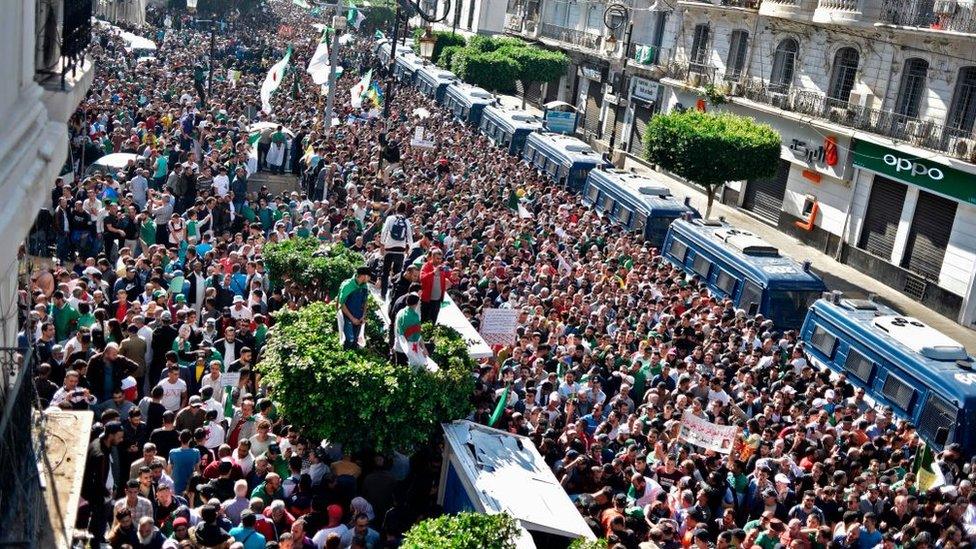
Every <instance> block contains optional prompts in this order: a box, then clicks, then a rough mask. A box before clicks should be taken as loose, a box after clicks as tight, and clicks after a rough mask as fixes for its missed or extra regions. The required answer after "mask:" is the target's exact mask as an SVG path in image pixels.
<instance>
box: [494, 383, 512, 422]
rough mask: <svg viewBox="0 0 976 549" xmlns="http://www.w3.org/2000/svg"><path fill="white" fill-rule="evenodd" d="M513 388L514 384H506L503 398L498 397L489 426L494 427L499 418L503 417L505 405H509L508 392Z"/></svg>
mask: <svg viewBox="0 0 976 549" xmlns="http://www.w3.org/2000/svg"><path fill="white" fill-rule="evenodd" d="M511 389H512V385H511V384H508V385H506V386H505V391H504V392H503V393H502V396H501V398H499V399H498V404H497V405H496V406H495V411H494V412H492V413H491V418H490V419H489V420H488V426H489V427H494V426H495V424H496V423H498V420H500V419H501V418H502V415H504V414H505V407H506V406H508V392H509V391H510V390H511Z"/></svg>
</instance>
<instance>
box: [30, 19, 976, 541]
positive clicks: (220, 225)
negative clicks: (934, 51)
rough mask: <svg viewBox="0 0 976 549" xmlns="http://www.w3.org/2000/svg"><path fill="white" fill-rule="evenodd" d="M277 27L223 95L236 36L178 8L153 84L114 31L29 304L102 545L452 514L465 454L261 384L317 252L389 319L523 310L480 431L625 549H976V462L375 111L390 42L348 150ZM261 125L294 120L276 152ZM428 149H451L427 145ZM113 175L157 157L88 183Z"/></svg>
mask: <svg viewBox="0 0 976 549" xmlns="http://www.w3.org/2000/svg"><path fill="white" fill-rule="evenodd" d="M270 6H273V9H272V8H268V7H266V8H264V9H263V10H259V11H257V12H255V13H250V14H236V15H235V17H232V18H229V20H228V21H227V22H226V24H227V28H226V32H223V33H221V34H219V35H218V36H217V38H216V48H215V50H216V55H215V57H214V59H213V60H209V61H207V62H209V63H213V64H215V70H214V75H215V80H214V82H213V85H212V89H213V93H212V95H209V96H207V95H206V92H205V91H204V89H203V87H202V86H199V85H197V86H195V82H194V73H195V72H196V73H198V75H199V70H196V69H198V68H199V67H200V66H201V64H202V63H203V61H201V59H202V58H203V57H204V55H205V54H206V52H207V50H208V47H209V34H208V33H207V32H206V31H205V30H198V29H195V28H194V27H193V25H192V21H191V19H190V18H189V17H187V16H186V15H182V16H181V15H179V14H171V15H170V18H171V21H172V22H173V25H172V28H171V29H169V30H167V31H165V32H163V31H162V30H161V29H164V28H165V27H164V25H163V17H164V14H163V13H158V12H152V13H150V15H149V17H148V21H149V23H150V25H151V28H152V29H153V31H152V32H151V35H152V36H153V37H157V38H158V37H162V40H161V44H160V48H159V51H158V53H157V56H156V60H155V61H154V62H149V63H144V62H143V63H137V61H136V58H135V56H133V55H132V54H130V53H128V52H126V50H125V49H124V48H123V47H122V44H121V42H120V40H119V37H118V36H115V35H113V33H112V31H111V30H110V29H107V28H97V29H96V31H95V36H96V40H97V42H96V43H95V44H93V48H92V55H93V56H94V58H95V63H96V70H97V73H96V82H95V85H93V87H92V91H91V92H90V93H89V95H88V97H87V99H86V100H85V101H84V102H83V103H82V105H81V106H80V107H79V109H78V112H77V113H76V115H75V117H74V118H73V119H72V124H71V132H72V150H73V154H72V159H73V160H72V163H73V165H72V168H73V172H72V174H69V175H68V176H63V177H62V178H61V179H60V180H59V181H58V183H57V185H56V186H55V188H54V190H53V191H52V196H51V205H50V208H49V209H47V211H46V212H44V213H42V215H41V216H39V218H38V222H37V224H36V226H35V231H34V233H33V238H32V240H31V244H30V245H31V247H32V248H34V249H32V250H30V251H31V252H33V253H37V252H39V253H38V254H39V255H43V252H44V250H45V249H47V248H50V249H51V250H53V254H52V255H53V256H54V259H55V262H54V266H53V267H51V268H50V269H38V270H37V271H35V272H34V273H32V276H31V280H30V282H29V284H25V287H24V288H23V290H22V292H21V304H22V305H23V307H22V309H23V315H24V330H23V332H22V333H21V339H22V344H23V345H24V346H25V347H26V346H27V344H28V342H30V343H32V344H33V346H34V360H35V364H37V367H36V373H37V375H36V378H35V386H36V388H37V393H38V397H39V399H40V401H41V403H42V405H43V406H45V407H48V406H50V407H54V408H62V409H73V410H86V409H87V410H93V411H95V415H96V421H97V423H96V427H95V429H94V432H93V440H92V443H91V446H90V448H89V452H88V461H87V466H86V471H85V477H84V486H83V491H82V497H83V499H84V501H85V513H84V516H85V518H86V523H85V526H86V527H87V529H88V530H89V532H90V534H91V536H92V541H93V546H94V547H98V544H100V543H102V542H105V543H108V544H109V545H110V546H111V547H113V548H120V547H133V548H156V549H159V548H162V547H243V548H245V549H258V548H263V547H281V548H296V549H297V548H301V549H309V548H312V547H315V548H318V549H321V548H329V549H335V548H345V547H353V548H369V549H380V548H387V547H397V546H398V545H399V543H400V541H401V540H402V535H403V533H404V532H405V531H406V530H407V529H408V528H409V526H410V525H412V524H413V523H414V522H416V521H417V520H419V519H422V518H425V517H428V516H433V515H436V514H437V513H438V512H439V511H438V509H437V507H436V505H435V503H434V502H433V501H432V500H431V496H430V494H431V493H432V489H433V488H434V487H435V485H436V482H437V480H438V477H439V473H438V469H439V467H440V451H439V449H438V448H437V446H436V445H433V446H432V447H430V448H424V449H420V450H418V451H417V452H415V453H414V454H413V455H411V456H405V455H401V454H397V453H393V454H389V455H379V454H376V455H360V454H355V455H353V454H350V453H348V452H343V450H342V448H341V447H337V446H335V445H330V444H328V442H327V441H318V440H306V439H305V438H304V437H303V436H302V433H300V432H298V431H297V430H296V429H294V428H291V427H290V426H289V425H288V421H287V418H283V417H280V416H279V414H278V413H277V411H276V409H275V405H274V402H273V400H272V398H269V396H268V394H267V388H266V387H265V385H264V383H263V380H262V379H261V375H260V372H259V371H257V370H256V368H255V364H256V362H257V361H258V357H259V356H260V353H261V349H262V347H263V345H264V344H265V342H266V339H267V334H268V330H269V327H270V326H271V325H272V323H273V317H272V314H273V313H274V312H275V311H277V310H279V309H281V308H287V307H300V306H302V305H303V304H305V303H307V302H308V300H309V298H308V296H305V295H303V294H302V293H301V289H300V287H299V286H297V285H292V284H286V285H285V286H284V287H273V286H272V285H271V284H270V281H269V278H268V276H267V273H266V271H265V267H264V264H263V261H262V259H261V250H262V247H263V245H264V244H265V243H267V242H275V241H280V240H282V239H287V238H291V237H295V236H300V237H308V236H313V237H316V238H318V239H320V240H322V241H323V242H343V243H344V244H345V245H347V246H348V247H350V248H352V249H354V250H356V251H359V252H361V253H363V254H364V256H366V257H367V265H368V266H369V267H370V271H369V276H372V277H373V278H374V279H375V281H376V282H377V283H378V285H380V286H381V289H382V293H383V294H384V295H386V298H387V300H388V302H389V303H391V305H393V304H395V303H400V304H401V307H402V306H406V305H407V304H409V306H411V307H416V306H419V317H420V319H421V320H422V321H436V318H437V313H438V311H439V310H440V303H441V301H443V299H444V297H445V296H446V295H447V294H450V295H451V297H452V298H453V300H454V301H455V302H456V303H457V304H458V306H459V307H460V308H461V309H462V310H463V312H464V313H465V314H466V316H467V317H468V318H469V319H470V320H471V321H472V323H473V324H475V325H477V323H478V319H479V314H480V312H481V311H482V310H483V309H485V308H496V307H501V308H512V309H515V310H517V311H519V317H518V331H517V342H516V344H514V345H511V346H507V347H503V348H498V349H496V354H495V356H494V357H493V359H490V360H485V361H483V362H482V364H481V366H480V370H479V371H477V372H472V375H473V376H476V377H477V388H476V391H475V393H474V394H473V395H472V401H473V405H474V408H475V410H476V411H475V412H474V413H473V416H472V419H474V420H476V421H480V422H482V423H488V422H489V416H490V415H492V411H493V410H494V409H495V408H496V403H497V402H498V399H500V398H505V399H507V402H506V403H505V406H504V411H503V413H502V414H501V417H500V419H498V421H497V423H496V424H495V426H496V427H498V428H501V429H506V430H509V431H511V432H513V433H518V434H520V435H524V436H527V437H529V438H531V439H532V441H533V442H534V443H535V445H536V446H537V447H538V448H539V450H540V452H541V453H542V454H543V455H544V457H545V458H546V460H547V462H548V463H549V465H550V466H551V467H552V469H553V471H554V472H555V474H556V476H557V478H558V479H560V481H561V483H562V485H563V487H564V488H565V490H566V492H567V493H568V494H569V496H570V497H571V498H572V500H573V501H574V502H575V503H576V505H577V507H578V509H579V510H580V512H581V514H582V515H583V516H584V518H585V519H586V520H587V521H588V522H589V523H590V524H591V525H592V528H593V530H594V532H595V533H597V534H598V535H599V536H600V537H603V538H606V540H607V543H608V547H614V548H616V547H626V548H630V547H637V546H638V545H640V544H642V543H652V544H654V545H656V546H658V547H662V548H665V549H676V548H678V547H691V546H696V547H700V548H702V549H704V548H706V547H712V546H714V547H720V548H727V547H735V548H741V547H745V548H747V549H752V548H753V547H757V546H758V547H760V548H762V549H773V548H775V547H779V546H782V547H791V548H799V549H803V548H817V549H822V548H827V547H838V548H845V549H846V548H850V549H869V548H873V547H877V546H882V545H883V546H885V547H908V548H912V549H915V548H918V549H922V548H925V547H939V548H951V547H963V546H967V545H968V544H969V543H970V542H971V540H973V539H976V492H974V491H973V489H972V478H973V476H974V475H976V470H972V469H971V464H970V461H969V460H968V459H967V458H968V457H969V456H964V455H962V453H961V451H960V448H959V446H958V445H955V444H949V445H947V446H946V447H945V448H944V450H943V451H941V452H940V453H939V454H938V458H937V462H936V463H937V465H938V467H939V468H940V469H941V472H942V474H943V475H944V477H945V483H944V485H942V486H940V487H937V488H935V489H931V490H924V489H920V488H919V485H918V480H919V479H917V478H916V475H915V472H914V471H913V467H912V463H913V460H914V459H915V457H916V455H917V454H919V452H920V449H921V447H922V445H921V443H920V439H919V437H918V435H917V433H916V432H915V429H914V428H913V426H912V425H910V424H908V423H907V422H905V421H903V420H900V419H898V418H897V417H895V415H894V414H893V413H892V410H890V409H885V408H882V407H877V408H876V407H874V406H872V405H871V404H870V403H869V401H868V400H866V399H865V396H864V394H863V391H861V390H855V388H854V387H853V386H852V385H851V384H849V383H847V382H846V380H845V379H844V378H843V377H840V378H838V377H836V376H830V375H828V374H827V373H825V372H820V371H818V370H816V369H815V368H814V367H813V366H812V365H811V364H809V363H808V361H807V360H806V358H805V355H804V352H803V348H802V344H800V343H798V341H797V335H796V333H795V332H792V331H781V330H779V329H778V328H777V327H776V326H774V325H772V323H771V322H770V321H769V320H767V319H764V318H763V317H762V316H749V315H747V314H746V313H745V312H744V311H742V310H737V309H736V308H735V307H734V306H733V304H732V303H731V302H730V301H729V300H727V299H722V298H718V297H715V296H713V295H711V294H710V293H709V291H708V290H707V288H706V287H705V286H704V284H702V282H701V281H700V280H698V279H696V278H695V277H688V276H686V275H684V274H683V273H682V272H681V271H680V270H678V269H676V268H675V267H673V266H671V265H670V264H669V263H667V262H666V261H663V260H662V258H661V257H660V256H659V255H658V254H657V251H656V250H654V249H653V248H649V247H647V246H646V245H645V244H644V243H643V242H642V241H641V240H640V239H639V237H637V236H636V235H633V234H629V233H627V232H625V231H623V230H621V229H620V228H619V227H617V226H614V225H613V224H611V223H609V222H608V221H607V220H605V219H603V218H601V217H600V216H599V215H597V214H596V213H594V212H593V211H591V210H589V209H587V208H586V207H585V206H583V204H582V202H581V200H580V198H579V197H578V196H575V195H574V194H573V193H571V192H570V191H568V190H566V189H563V188H558V187H557V186H556V185H555V184H554V183H553V181H552V180H551V179H550V178H549V177H548V176H547V175H545V174H539V173H537V172H536V171H535V170H533V169H531V168H530V167H529V166H527V165H526V164H524V163H522V162H520V161H519V160H518V159H517V158H515V157H513V156H509V155H508V154H506V153H505V152H504V151H503V150H501V149H499V148H496V147H494V146H493V145H492V144H491V143H490V142H489V141H488V140H487V139H486V138H484V137H483V136H480V135H478V134H477V133H476V132H474V131H472V129H471V128H470V127H467V126H465V125H463V124H462V123H460V122H457V121H455V120H453V119H452V117H451V115H450V113H448V112H447V111H445V110H443V109H441V108H440V107H438V106H437V105H435V104H434V102H433V101H432V100H431V99H429V98H427V97H425V96H422V95H420V94H419V93H418V92H417V91H415V90H414V89H412V88H410V87H408V86H402V85H401V86H399V87H397V88H396V89H395V90H393V89H387V90H386V100H387V101H391V102H392V103H391V116H390V118H389V119H384V118H382V117H381V116H380V113H379V111H378V109H377V108H376V107H375V105H369V104H367V106H366V107H365V108H362V109H354V108H352V106H351V105H350V100H349V97H348V93H346V90H348V89H349V87H350V86H351V85H352V84H353V83H354V82H355V81H356V80H358V79H359V73H360V72H364V71H365V70H367V69H369V68H373V69H374V73H375V74H384V67H381V66H379V65H378V63H377V61H376V60H375V58H374V57H373V55H372V53H371V49H372V48H371V42H370V41H368V40H366V39H361V40H359V41H356V42H353V43H350V44H348V45H347V46H344V47H343V48H342V50H341V53H340V57H341V58H342V61H343V64H344V66H345V69H346V70H345V73H344V75H343V77H342V78H340V80H339V83H338V92H339V93H338V94H337V97H338V99H337V105H338V106H339V107H338V118H339V120H340V125H339V126H338V127H336V128H335V129H333V130H331V131H323V130H322V125H321V122H322V121H321V113H322V108H321V103H322V101H321V96H320V93H319V89H318V87H317V86H314V85H313V84H312V82H311V81H310V80H309V78H308V76H307V75H306V74H304V71H303V70H302V68H303V67H304V65H305V63H307V61H308V59H309V57H310V55H311V53H312V51H313V49H314V47H315V46H316V44H317V42H318V37H317V36H316V35H315V34H316V33H315V32H314V31H312V30H311V25H312V23H313V20H312V19H311V17H310V16H309V15H308V14H307V13H306V11H305V10H303V9H302V8H300V7H298V6H295V5H292V4H291V3H290V2H277V3H274V4H270ZM283 27H289V28H293V29H307V35H308V36H307V37H305V38H294V39H292V40H291V43H292V47H293V50H294V51H293V54H292V63H293V65H294V66H295V67H296V68H297V70H296V72H295V73H294V74H293V75H291V76H289V78H291V79H292V80H288V81H287V82H288V85H283V86H282V87H281V88H280V89H279V91H278V92H277V94H276V95H275V96H274V97H273V100H272V103H273V104H274V114H271V115H269V114H266V113H263V112H261V111H260V108H261V101H260V98H259V88H260V81H261V80H262V79H263V78H264V75H265V73H266V72H267V70H268V68H269V67H270V66H271V65H272V64H273V63H275V62H276V61H277V60H279V59H280V58H281V57H282V55H284V47H285V44H284V41H283V40H282V39H281V38H280V37H279V35H278V34H279V31H280V30H281V29H282V28H283ZM156 29H160V32H159V33H157V32H156ZM142 32H145V31H142ZM299 34H300V35H301V33H299ZM195 68H196V69H195ZM292 82H294V83H292ZM197 83H199V82H197ZM384 85H385V82H384ZM255 122H267V123H269V124H267V125H266V126H265V127H266V128H267V129H266V130H265V131H264V132H263V133H261V134H260V136H259V139H258V141H257V142H256V143H254V145H252V144H251V143H250V142H249V139H248V138H249V132H248V131H247V129H248V128H249V127H250V126H251V124H253V123H255ZM418 125H419V126H423V127H425V128H426V130H427V132H428V135H430V136H431V139H432V140H433V141H434V142H435V147H434V148H432V149H428V148H416V147H410V146H409V145H408V143H409V141H410V138H411V136H412V135H413V133H414V129H415V128H416V127H417V126H418ZM285 129H288V131H285ZM272 150H273V151H274V153H273V154H270V153H271V152H272ZM113 152H132V153H135V154H137V155H139V160H138V161H133V162H131V163H130V165H128V166H126V167H125V168H123V169H121V170H119V171H118V172H117V173H104V172H100V171H96V172H94V173H93V174H91V175H85V176H84V177H83V176H82V175H81V174H87V173H88V172H86V168H87V167H88V166H89V165H91V164H92V163H93V162H95V161H96V160H97V159H98V158H99V157H100V156H102V155H104V154H108V153H113ZM269 157H270V158H269ZM257 169H269V170H274V171H283V170H286V169H287V170H291V173H293V174H294V175H296V177H297V179H296V180H297V181H301V190H300V191H299V190H297V188H296V190H295V191H293V192H286V193H282V194H278V195H275V194H273V193H272V192H270V191H269V190H268V189H267V188H264V187H262V188H254V185H252V184H251V181H250V179H251V177H252V176H253V175H254V171H255V170H257ZM513 195H514V196H516V197H519V201H520V205H521V208H512V207H511V204H510V197H511V196H513ZM519 210H521V212H522V213H521V214H520V211H519ZM418 264H419V265H420V267H419V268H418V267H417V265H418ZM363 276H366V273H365V272H364V273H363ZM347 295H349V294H347ZM411 295H416V297H411ZM226 372H239V373H240V374H241V375H240V381H239V383H238V384H237V386H234V387H230V388H226V387H224V386H223V384H222V381H221V380H222V374H223V373H226ZM506 388H507V390H506ZM340 390H341V389H340ZM685 413H690V414H693V415H695V416H698V417H700V418H702V419H704V420H706V421H708V422H711V423H715V424H719V425H736V426H738V427H739V429H740V433H741V436H740V437H738V440H737V441H736V444H735V445H734V447H733V448H732V449H731V452H730V453H728V454H722V453H717V452H713V451H702V450H701V449H698V448H696V447H694V446H690V445H688V444H685V443H682V442H681V441H680V440H679V438H678V429H679V427H680V424H681V419H682V416H683V414H685ZM324 420H326V421H327V420H328V418H324Z"/></svg>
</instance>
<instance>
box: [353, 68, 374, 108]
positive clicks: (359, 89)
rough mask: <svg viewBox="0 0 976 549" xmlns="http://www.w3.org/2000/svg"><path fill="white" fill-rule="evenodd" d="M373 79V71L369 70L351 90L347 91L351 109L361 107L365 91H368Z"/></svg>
mask: <svg viewBox="0 0 976 549" xmlns="http://www.w3.org/2000/svg"><path fill="white" fill-rule="evenodd" d="M372 79H373V69H370V70H369V71H367V72H366V74H364V75H363V77H362V78H361V79H360V80H359V82H357V83H356V85H355V86H353V87H352V89H350V90H349V94H350V95H352V107H353V108H354V109H358V108H360V107H362V106H363V95H364V94H365V93H366V90H368V89H369V82H370V80H372Z"/></svg>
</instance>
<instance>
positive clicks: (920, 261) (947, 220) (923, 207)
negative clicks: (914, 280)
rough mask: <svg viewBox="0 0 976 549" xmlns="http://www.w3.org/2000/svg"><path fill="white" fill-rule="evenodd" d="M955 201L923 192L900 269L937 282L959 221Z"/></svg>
mask: <svg viewBox="0 0 976 549" xmlns="http://www.w3.org/2000/svg"><path fill="white" fill-rule="evenodd" d="M956 206H957V204H956V202H954V201H952V200H949V199H948V198H942V197H941V196H937V195H934V194H932V193H927V192H925V191H920V192H919V193H918V204H917V205H916V206H915V218H914V219H912V228H911V230H910V231H909V232H908V243H907V245H906V247H905V255H904V257H903V258H902V262H901V263H902V264H901V266H902V267H904V268H906V269H908V270H909V271H912V272H913V273H918V274H920V275H922V276H923V277H925V278H927V279H929V280H938V279H939V273H940V272H941V271H942V261H943V260H944V259H945V251H946V248H947V247H948V246H949V234H950V233H951V232H952V223H953V221H954V220H955V218H956Z"/></svg>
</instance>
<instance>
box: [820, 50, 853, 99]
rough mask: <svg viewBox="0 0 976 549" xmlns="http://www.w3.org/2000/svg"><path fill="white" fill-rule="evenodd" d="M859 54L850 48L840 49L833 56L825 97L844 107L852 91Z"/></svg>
mask: <svg viewBox="0 0 976 549" xmlns="http://www.w3.org/2000/svg"><path fill="white" fill-rule="evenodd" d="M858 62H859V54H858V53H857V50H856V49H854V48H851V47H846V48H841V49H839V50H837V54H836V55H834V68H833V72H831V75H830V89H829V91H828V92H827V97H829V98H830V99H834V100H836V101H839V102H841V103H843V104H844V105H845V106H846V105H847V102H848V101H850V99H851V90H853V89H854V78H855V77H856V76H857V64H858Z"/></svg>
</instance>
